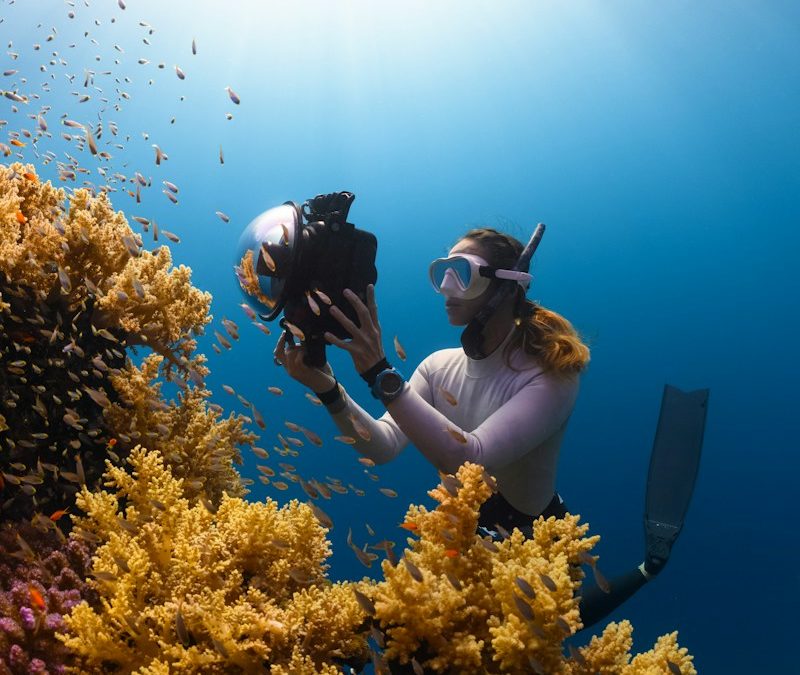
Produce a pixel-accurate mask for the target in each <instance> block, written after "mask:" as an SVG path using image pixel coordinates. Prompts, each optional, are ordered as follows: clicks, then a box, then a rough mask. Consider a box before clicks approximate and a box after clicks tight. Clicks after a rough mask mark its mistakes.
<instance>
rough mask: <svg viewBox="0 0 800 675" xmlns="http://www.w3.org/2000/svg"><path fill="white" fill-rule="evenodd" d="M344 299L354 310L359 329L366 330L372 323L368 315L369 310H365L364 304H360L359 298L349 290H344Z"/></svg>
mask: <svg viewBox="0 0 800 675" xmlns="http://www.w3.org/2000/svg"><path fill="white" fill-rule="evenodd" d="M344 297H346V298H347V299H348V300H349V301H350V304H351V305H352V306H353V309H355V310H356V314H358V322H359V323H360V324H361V328H362V329H364V330H366V329H367V328H368V327H369V325H370V324H371V323H372V316H371V315H370V312H369V310H368V309H367V308H366V306H365V305H364V303H363V302H361V298H359V297H358V295H356V294H355V293H354V292H353V291H351V290H350V289H349V288H346V289H345V290H344Z"/></svg>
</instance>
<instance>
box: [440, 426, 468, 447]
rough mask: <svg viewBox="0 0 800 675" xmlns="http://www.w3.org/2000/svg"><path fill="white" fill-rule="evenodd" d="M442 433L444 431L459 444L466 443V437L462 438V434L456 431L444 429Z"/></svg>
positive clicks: (449, 428) (448, 428)
mask: <svg viewBox="0 0 800 675" xmlns="http://www.w3.org/2000/svg"><path fill="white" fill-rule="evenodd" d="M444 431H446V432H447V433H448V434H450V435H451V436H452V437H453V438H454V439H455V440H457V441H458V442H459V443H466V442H467V437H466V436H464V434H462V433H461V432H460V431H459V430H458V429H452V428H451V427H445V428H444Z"/></svg>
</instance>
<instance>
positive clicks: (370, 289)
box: [367, 284, 378, 328]
mask: <svg viewBox="0 0 800 675" xmlns="http://www.w3.org/2000/svg"><path fill="white" fill-rule="evenodd" d="M367 307H369V314H370V316H371V317H372V323H373V324H374V325H375V327H376V328H377V327H378V303H377V302H375V286H374V284H370V285H369V286H367Z"/></svg>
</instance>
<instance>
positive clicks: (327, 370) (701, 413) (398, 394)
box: [236, 192, 708, 628]
mask: <svg viewBox="0 0 800 675" xmlns="http://www.w3.org/2000/svg"><path fill="white" fill-rule="evenodd" d="M353 199H354V195H352V193H348V192H342V193H333V194H330V195H318V196H317V197H315V198H314V199H312V200H309V201H307V202H306V203H305V204H304V205H303V207H299V206H298V205H296V204H294V203H293V202H286V203H285V204H283V205H282V206H280V207H276V208H275V209H271V210H270V211H267V212H265V213H264V214H262V215H261V216H259V217H258V218H257V219H256V220H254V221H253V223H251V224H250V226H249V227H248V228H247V230H246V231H245V234H243V235H242V239H241V240H240V250H239V254H238V255H237V263H238V264H237V266H236V272H237V276H238V278H239V283H240V286H241V288H242V290H243V291H244V292H245V296H246V297H248V301H249V302H251V304H253V306H254V307H256V306H260V307H261V311H263V309H264V307H266V308H267V309H268V310H269V311H268V313H267V314H262V315H261V316H262V318H264V319H265V320H272V319H274V318H276V317H277V316H278V314H279V313H280V311H281V310H284V315H285V316H284V319H282V322H281V325H282V326H283V327H284V328H285V330H284V332H282V334H281V337H280V338H279V340H278V343H277V345H276V347H275V351H274V354H273V356H274V361H275V363H276V364H278V365H280V366H283V367H284V368H285V369H286V371H287V372H288V373H289V375H290V376H291V377H292V378H294V379H295V380H297V381H298V382H300V383H301V384H303V385H305V386H306V387H308V388H310V389H311V390H312V391H313V392H314V394H315V395H316V396H317V397H318V398H319V399H320V401H321V402H322V403H323V404H324V405H325V407H326V409H327V411H328V413H329V414H330V415H331V417H332V419H333V421H334V423H335V424H336V426H337V427H338V428H339V429H340V430H341V431H342V433H344V434H347V435H350V436H352V437H354V444H353V447H354V449H355V450H356V451H358V452H359V453H360V454H361V455H363V456H365V457H368V458H369V459H371V460H373V461H374V462H375V463H376V464H383V463H386V462H388V461H390V460H392V459H393V458H394V457H396V456H397V455H398V454H399V453H400V451H401V450H402V449H403V448H404V447H405V446H406V445H408V444H409V443H411V444H413V445H414V447H416V448H417V450H419V452H421V453H422V454H423V456H424V457H425V458H426V459H427V460H428V461H429V462H430V463H431V464H432V465H433V466H434V467H435V468H436V469H437V470H439V471H441V472H444V473H455V471H456V470H457V469H458V467H459V466H460V465H461V464H462V463H464V462H465V461H470V462H475V463H478V464H482V465H483V466H484V467H485V468H486V470H487V471H488V472H489V473H490V474H491V475H492V476H494V477H495V480H496V483H497V492H495V493H494V494H492V496H491V497H490V498H489V499H488V500H487V501H486V502H484V504H483V505H482V507H481V509H480V513H479V522H478V524H479V530H480V532H481V533H482V534H484V535H485V534H489V535H491V536H492V537H494V538H501V533H504V532H505V531H510V530H511V529H513V528H519V529H520V530H521V531H522V532H523V533H524V534H526V536H529V537H530V536H532V523H533V521H534V520H535V519H536V518H537V517H538V516H544V517H545V518H547V517H549V516H555V517H563V516H564V515H565V514H566V513H567V512H568V509H567V506H566V504H565V502H564V500H563V499H562V498H561V496H560V495H559V494H558V493H557V492H556V489H555V480H556V469H557V463H558V455H559V451H560V448H561V442H562V439H563V437H564V433H565V430H566V426H567V423H568V421H569V419H570V416H571V414H572V410H573V407H574V405H575V401H576V399H577V396H578V389H579V377H580V373H581V371H582V370H583V369H584V368H585V367H586V366H587V364H588V363H589V349H588V347H587V346H586V345H585V344H584V343H583V342H582V341H581V339H580V338H579V336H578V333H577V332H576V331H575V329H574V328H573V327H572V325H571V323H570V322H569V321H568V320H567V319H565V318H564V317H563V316H561V315H559V314H557V313H556V312H553V311H551V310H549V309H546V308H544V307H542V306H541V305H538V304H536V303H534V302H532V301H531V300H529V299H527V298H526V292H527V289H528V287H529V285H530V282H531V279H532V277H531V275H530V273H529V272H528V269H529V265H530V261H531V258H532V256H533V253H534V251H535V250H536V248H537V246H538V245H539V242H540V241H541V238H542V235H543V233H544V230H545V226H544V225H543V224H539V225H538V226H537V228H536V230H535V232H534V234H533V236H532V237H531V240H530V241H529V242H528V244H527V245H526V246H523V245H522V243H521V242H519V241H518V240H517V239H515V238H514V237H511V236H509V235H507V234H504V233H501V232H498V231H497V230H494V229H491V228H478V229H472V230H469V231H468V232H467V233H466V234H465V235H464V236H463V237H461V238H460V239H459V240H458V241H457V242H456V244H455V245H454V246H453V247H452V248H451V249H450V251H449V253H448V256H447V257H445V258H439V259H437V260H434V261H433V262H432V263H431V265H430V269H429V275H430V281H431V284H432V285H433V288H434V290H435V291H436V292H437V293H440V294H441V295H442V296H443V297H444V298H445V311H446V313H447V317H448V320H449V322H450V323H451V324H452V325H454V326H465V329H464V331H463V333H462V336H461V345H462V346H461V348H453V349H443V350H439V351H436V352H434V353H433V354H431V355H430V356H428V357H427V358H425V359H424V360H423V361H422V363H420V365H419V366H418V367H417V368H416V370H415V371H414V372H413V374H412V375H411V377H410V378H409V379H408V380H406V378H405V377H404V376H403V375H402V373H400V371H399V370H398V369H397V368H395V367H393V366H392V365H391V364H390V363H389V361H388V360H387V358H386V355H385V352H384V349H383V344H382V336H381V328H380V323H379V319H378V309H377V304H376V302H375V287H374V283H375V281H376V279H377V273H376V270H375V267H374V260H375V252H376V249H377V241H376V240H375V238H374V237H373V236H372V235H370V234H369V233H367V232H364V231H361V230H358V229H356V228H355V227H354V226H353V225H352V224H351V223H347V214H348V211H349V207H350V205H351V203H352V201H353ZM304 216H305V217H306V218H307V219H308V221H309V222H308V223H307V224H304V223H303V217H304ZM337 256H341V258H340V259H337ZM254 261H256V262H254ZM331 265H333V266H335V267H336V269H332V268H331ZM254 299H255V301H256V302H253V300H254ZM295 338H298V339H299V343H295V341H294V339H295ZM326 344H328V345H333V346H335V347H338V348H341V349H343V350H345V351H347V353H348V354H349V355H350V357H351V358H352V360H353V364H354V366H355V369H356V371H357V372H358V373H359V375H360V376H361V377H362V378H363V379H364V380H365V382H366V384H367V387H368V388H369V390H370V392H371V394H372V396H374V397H375V398H377V399H378V400H380V401H381V402H382V403H383V404H384V405H385V406H386V413H385V414H384V415H383V416H382V417H381V418H380V419H377V420H376V419H374V418H372V416H371V415H370V414H369V413H367V412H366V411H365V410H364V409H363V408H361V407H360V406H359V405H358V404H357V403H356V401H355V400H354V399H353V398H352V397H351V396H350V395H349V393H348V392H347V391H345V389H344V388H343V387H342V385H341V384H340V383H339V382H338V380H337V379H336V377H335V375H334V373H333V371H332V369H331V367H330V365H329V364H328V363H327V360H326V359H325V356H324V352H325V345H326ZM707 398H708V390H707V389H704V390H698V391H695V392H690V393H685V392H682V391H680V390H679V389H676V388H675V387H672V386H670V385H666V386H665V388H664V393H663V398H662V403H661V412H660V417H659V422H658V428H657V432H656V438H655V442H654V445H653V451H652V455H651V461H650V469H649V475H648V487H647V496H646V508H645V519H644V520H645V540H646V546H645V555H644V560H643V562H642V563H641V564H640V565H638V566H637V567H635V568H633V569H632V570H631V571H629V572H628V573H626V574H624V575H622V576H620V577H618V578H615V579H612V580H610V582H608V583H604V580H602V577H601V578H600V579H598V581H600V583H601V584H602V588H601V587H599V586H589V585H588V584H585V585H584V586H583V589H582V592H581V600H580V612H581V620H582V622H583V625H584V628H587V627H589V626H591V625H593V624H595V623H596V622H598V621H600V620H601V619H603V618H604V617H606V616H607V615H608V614H610V613H611V612H612V611H613V610H614V609H616V608H617V607H618V606H619V605H620V604H621V603H622V602H624V601H625V600H626V599H627V598H629V597H630V596H631V595H632V594H633V593H634V592H636V590H638V589H639V588H641V587H642V586H643V585H644V584H645V583H646V582H647V581H649V580H650V579H652V578H653V577H655V576H656V575H657V574H658V573H659V572H660V571H661V570H662V569H663V567H664V565H665V564H666V562H667V559H668V557H669V554H670V550H671V548H672V545H673V543H674V542H675V540H676V538H677V536H678V534H679V533H680V530H681V527H682V524H683V519H684V517H685V514H686V510H687V508H688V505H689V501H690V499H691V495H692V491H693V489H694V483H695V478H696V474H697V469H698V465H699V458H700V449H701V446H702V438H703V431H704V427H705V416H706V407H707ZM355 420H358V422H356V421H355ZM356 424H359V425H360V426H361V427H362V428H361V429H360V430H359V427H358V426H355V425H356ZM354 427H355V430H356V431H357V432H358V433H355V434H354V433H353V432H354Z"/></svg>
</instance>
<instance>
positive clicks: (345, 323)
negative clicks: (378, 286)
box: [325, 284, 384, 374]
mask: <svg viewBox="0 0 800 675" xmlns="http://www.w3.org/2000/svg"><path fill="white" fill-rule="evenodd" d="M344 296H345V297H346V298H347V299H348V301H349V302H350V304H351V305H353V308H354V309H355V310H356V314H358V321H359V323H360V324H361V325H360V326H356V325H355V324H354V323H353V322H352V321H350V319H348V318H347V316H346V315H345V313H344V312H342V310H340V309H339V308H338V307H337V306H336V305H331V308H330V313H331V316H332V317H333V318H334V319H336V320H337V321H338V322H339V323H340V324H342V328H344V329H345V330H346V331H347V332H348V333H350V335H352V336H353V337H352V339H351V340H349V341H347V342H345V341H344V340H340V339H339V338H337V337H336V336H335V335H334V334H333V333H327V332H326V333H325V339H326V340H327V341H328V342H330V343H331V344H332V345H336V346H337V347H341V348H342V349H344V350H345V351H348V352H349V353H350V356H351V357H352V359H353V364H354V365H355V367H356V371H357V372H358V373H359V374H361V373H364V372H366V371H367V370H369V369H370V368H372V366H374V365H375V364H376V363H378V361H380V360H381V359H382V358H384V353H383V343H382V341H381V326H380V324H379V323H378V306H377V305H376V304H375V286H374V285H373V284H370V285H369V286H367V304H366V305H364V303H363V302H361V298H359V297H358V296H357V295H356V294H355V293H353V291H351V290H350V289H349V288H346V289H345V291H344Z"/></svg>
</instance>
